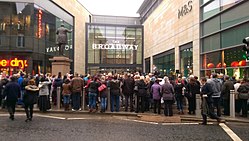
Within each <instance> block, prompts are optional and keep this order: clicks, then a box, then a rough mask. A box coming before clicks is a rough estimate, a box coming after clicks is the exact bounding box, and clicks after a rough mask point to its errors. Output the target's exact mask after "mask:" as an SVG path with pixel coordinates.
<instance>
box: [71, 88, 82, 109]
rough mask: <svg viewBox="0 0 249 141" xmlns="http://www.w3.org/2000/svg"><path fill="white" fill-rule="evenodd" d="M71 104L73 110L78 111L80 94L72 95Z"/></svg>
mask: <svg viewBox="0 0 249 141" xmlns="http://www.w3.org/2000/svg"><path fill="white" fill-rule="evenodd" d="M72 104H73V109H74V110H79V109H80V92H75V93H72Z"/></svg>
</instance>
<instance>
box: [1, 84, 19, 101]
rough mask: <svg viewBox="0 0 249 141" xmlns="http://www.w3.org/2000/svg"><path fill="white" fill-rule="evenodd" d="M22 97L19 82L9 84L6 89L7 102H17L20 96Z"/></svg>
mask: <svg viewBox="0 0 249 141" xmlns="http://www.w3.org/2000/svg"><path fill="white" fill-rule="evenodd" d="M19 95H21V87H20V86H19V84H18V83H17V82H13V81H11V82H9V83H8V84H7V85H6V87H5V89H4V94H3V96H4V97H7V98H6V102H17V98H18V96H19Z"/></svg>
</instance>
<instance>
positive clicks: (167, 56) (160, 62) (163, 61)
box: [153, 49, 175, 76]
mask: <svg viewBox="0 0 249 141" xmlns="http://www.w3.org/2000/svg"><path fill="white" fill-rule="evenodd" d="M153 65H155V66H156V67H157V69H158V70H159V72H160V76H164V75H167V76H173V75H174V74H175V53H174V49H172V50H169V51H166V52H164V53H161V54H158V55H156V56H153Z"/></svg>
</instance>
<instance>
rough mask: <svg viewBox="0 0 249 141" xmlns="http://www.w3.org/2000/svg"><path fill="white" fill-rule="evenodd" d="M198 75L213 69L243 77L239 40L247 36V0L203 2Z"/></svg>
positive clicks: (248, 18)
mask: <svg viewBox="0 0 249 141" xmlns="http://www.w3.org/2000/svg"><path fill="white" fill-rule="evenodd" d="M202 2H203V3H202V4H203V6H201V11H202V14H201V15H202V20H203V21H202V22H201V63H202V64H201V75H202V76H206V75H210V74H211V73H212V72H218V73H223V74H226V75H229V76H235V77H236V78H242V77H243V75H244V73H245V72H244V70H245V69H244V68H245V67H246V55H245V52H244V51H243V50H242V46H243V44H242V40H243V39H244V38H245V37H247V36H249V13H248V7H249V1H245V0H213V1H205V0H204V1H202Z"/></svg>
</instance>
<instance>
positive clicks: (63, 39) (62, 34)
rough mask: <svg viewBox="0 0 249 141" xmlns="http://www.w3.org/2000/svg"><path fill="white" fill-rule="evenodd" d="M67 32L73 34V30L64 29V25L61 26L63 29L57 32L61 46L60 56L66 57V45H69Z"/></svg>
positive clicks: (58, 42)
mask: <svg viewBox="0 0 249 141" xmlns="http://www.w3.org/2000/svg"><path fill="white" fill-rule="evenodd" d="M67 32H69V33H70V32H72V30H68V29H67V28H65V27H64V24H61V27H59V28H58V29H57V31H56V34H57V35H58V37H57V44H58V45H59V48H60V50H59V55H64V54H63V50H64V49H65V45H66V44H67Z"/></svg>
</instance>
